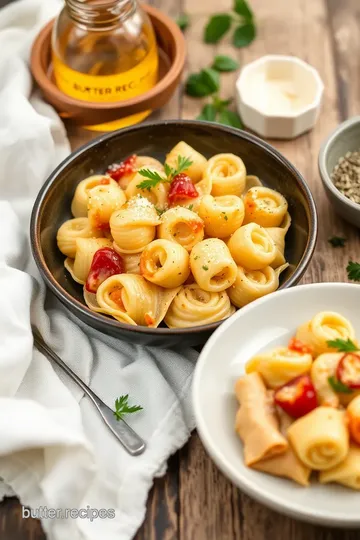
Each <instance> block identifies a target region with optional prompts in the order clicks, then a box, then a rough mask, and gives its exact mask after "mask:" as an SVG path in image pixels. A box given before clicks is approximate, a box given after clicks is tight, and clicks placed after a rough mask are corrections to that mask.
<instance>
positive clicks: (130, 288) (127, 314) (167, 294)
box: [85, 274, 179, 328]
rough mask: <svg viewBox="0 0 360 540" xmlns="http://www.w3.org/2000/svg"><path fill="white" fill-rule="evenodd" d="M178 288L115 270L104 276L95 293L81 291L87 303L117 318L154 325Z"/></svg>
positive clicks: (123, 320) (129, 322)
mask: <svg viewBox="0 0 360 540" xmlns="http://www.w3.org/2000/svg"><path fill="white" fill-rule="evenodd" d="M178 290H179V289H177V288H175V289H171V290H170V289H169V290H167V291H166V290H164V289H161V288H160V287H157V286H156V285H154V284H152V283H149V282H148V281H146V279H144V278H143V277H142V276H137V275H132V274H118V275H114V276H111V277H109V278H108V279H106V280H105V281H104V282H103V283H102V284H101V285H100V287H99V288H98V290H97V292H96V296H95V295H94V294H89V293H86V292H85V300H86V302H87V304H88V306H89V307H90V308H91V309H92V310H93V311H97V312H100V313H105V314H108V315H111V316H112V317H114V318H115V319H117V320H118V321H120V322H124V323H128V324H132V325H142V326H151V327H154V328H156V327H157V326H158V325H159V324H160V322H161V321H162V320H163V318H164V316H165V313H166V312H167V310H168V307H169V305H170V303H171V301H172V299H173V298H174V296H175V295H176V293H177V292H178Z"/></svg>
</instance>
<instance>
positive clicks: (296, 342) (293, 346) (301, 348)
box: [288, 337, 313, 354]
mask: <svg viewBox="0 0 360 540" xmlns="http://www.w3.org/2000/svg"><path fill="white" fill-rule="evenodd" d="M288 348H289V349H290V350H291V351H296V352H299V353H302V354H312V353H313V350H312V347H309V345H305V343H303V342H302V341H300V339H296V338H294V337H293V338H291V339H290V341H289V345H288Z"/></svg>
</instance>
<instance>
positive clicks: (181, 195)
mask: <svg viewBox="0 0 360 540" xmlns="http://www.w3.org/2000/svg"><path fill="white" fill-rule="evenodd" d="M198 196H199V193H198V191H197V189H196V187H195V186H194V184H193V183H192V181H191V178H190V176H188V175H187V174H185V173H180V174H177V175H176V176H174V179H173V181H172V182H171V185H170V190H169V194H168V199H169V202H170V203H171V204H174V203H176V202H177V201H180V200H182V199H195V198H196V197H198Z"/></svg>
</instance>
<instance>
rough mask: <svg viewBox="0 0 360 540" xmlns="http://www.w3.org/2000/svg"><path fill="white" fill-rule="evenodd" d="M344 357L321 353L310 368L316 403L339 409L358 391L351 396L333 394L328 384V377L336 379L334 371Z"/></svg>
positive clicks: (342, 354) (339, 354)
mask: <svg viewBox="0 0 360 540" xmlns="http://www.w3.org/2000/svg"><path fill="white" fill-rule="evenodd" d="M343 356H344V353H341V352H340V353H323V354H320V355H319V356H318V357H317V358H316V359H315V360H314V362H313V364H312V366H311V380H312V382H313V385H314V387H315V390H316V394H317V397H318V402H319V403H320V405H324V406H327V407H335V408H336V407H339V405H347V404H348V403H349V402H350V401H351V400H352V399H353V398H354V397H355V396H357V395H359V394H360V391H353V392H352V393H351V394H344V393H342V392H335V390H334V389H333V388H332V386H330V384H329V377H335V378H336V369H337V366H338V364H339V362H340V360H341V358H342V357H343Z"/></svg>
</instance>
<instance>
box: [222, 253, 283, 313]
mask: <svg viewBox="0 0 360 540" xmlns="http://www.w3.org/2000/svg"><path fill="white" fill-rule="evenodd" d="M288 266H289V265H288V264H284V265H283V266H280V267H279V268H277V269H276V270H274V269H273V268H271V266H267V267H266V268H263V270H246V269H245V268H243V267H242V266H238V267H237V275H236V279H235V281H234V284H233V285H232V286H231V287H230V288H229V290H228V291H227V292H228V295H229V296H230V300H231V302H232V303H233V304H234V305H235V306H236V307H239V308H240V307H244V306H246V304H249V303H250V302H252V301H253V300H256V299H257V298H261V297H262V296H265V295H266V294H270V293H272V292H274V291H276V290H277V289H278V288H279V276H280V273H281V272H282V271H283V270H285V269H286V268H287V267H288Z"/></svg>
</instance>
